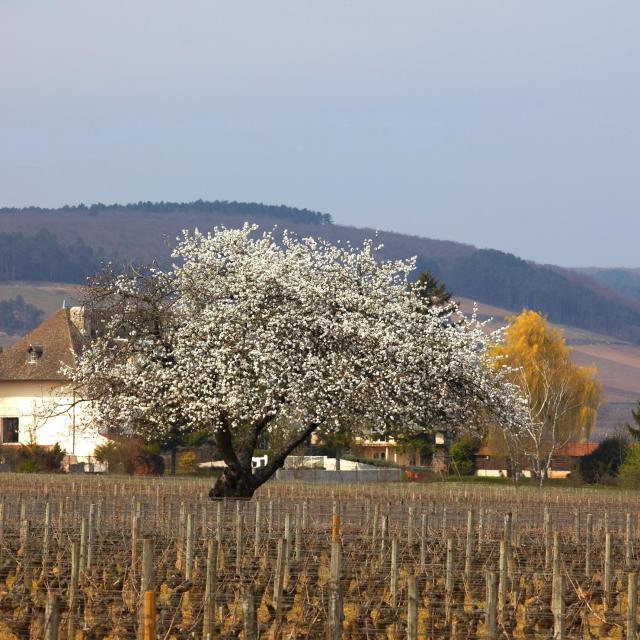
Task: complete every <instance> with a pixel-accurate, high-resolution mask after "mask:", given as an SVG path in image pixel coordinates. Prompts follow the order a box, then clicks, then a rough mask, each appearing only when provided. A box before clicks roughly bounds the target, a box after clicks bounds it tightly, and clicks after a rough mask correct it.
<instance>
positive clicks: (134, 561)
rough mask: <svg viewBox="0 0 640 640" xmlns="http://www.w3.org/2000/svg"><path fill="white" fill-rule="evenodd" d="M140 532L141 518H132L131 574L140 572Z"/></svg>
mask: <svg viewBox="0 0 640 640" xmlns="http://www.w3.org/2000/svg"><path fill="white" fill-rule="evenodd" d="M139 532H140V516H136V515H133V516H132V517H131V573H132V574H133V575H135V574H136V572H137V570H138V566H137V565H138V534H139Z"/></svg>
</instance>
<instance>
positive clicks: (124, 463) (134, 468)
mask: <svg viewBox="0 0 640 640" xmlns="http://www.w3.org/2000/svg"><path fill="white" fill-rule="evenodd" d="M95 456H96V459H97V460H98V462H103V463H106V464H107V465H108V468H109V473H122V474H126V475H130V476H132V475H136V476H150V475H162V473H163V472H164V460H163V459H162V456H160V455H159V451H158V448H157V447H156V446H154V445H145V444H144V443H143V442H142V441H141V440H139V439H138V438H126V437H119V438H118V439H113V440H110V441H109V442H107V443H105V444H101V445H99V446H97V447H96V451H95Z"/></svg>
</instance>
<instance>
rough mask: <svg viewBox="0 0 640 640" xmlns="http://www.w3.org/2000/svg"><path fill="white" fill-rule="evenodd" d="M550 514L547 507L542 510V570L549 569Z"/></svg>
mask: <svg viewBox="0 0 640 640" xmlns="http://www.w3.org/2000/svg"><path fill="white" fill-rule="evenodd" d="M551 537H552V531H551V514H550V513H549V507H545V508H544V570H545V571H547V572H548V571H549V570H550V569H551Z"/></svg>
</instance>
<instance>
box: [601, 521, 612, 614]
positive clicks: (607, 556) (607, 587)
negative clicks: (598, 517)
mask: <svg viewBox="0 0 640 640" xmlns="http://www.w3.org/2000/svg"><path fill="white" fill-rule="evenodd" d="M602 590H603V591H604V603H605V607H606V608H607V609H609V607H610V606H611V533H609V532H607V533H606V534H605V542H604V585H603V588H602Z"/></svg>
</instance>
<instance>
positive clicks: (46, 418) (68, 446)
mask: <svg viewBox="0 0 640 640" xmlns="http://www.w3.org/2000/svg"><path fill="white" fill-rule="evenodd" d="M63 384H64V383H61V382H40V381H2V382H0V417H7V418H18V419H19V421H20V422H19V437H20V443H21V444H29V443H31V442H34V441H35V443H36V444H39V445H54V444H55V443H56V442H57V443H59V444H60V446H61V447H62V448H63V449H65V451H66V452H67V454H69V455H75V456H78V457H80V458H85V457H87V456H91V455H93V452H94V450H95V448H96V446H97V445H98V444H101V443H102V442H104V441H105V440H104V438H102V437H101V436H99V435H98V434H97V432H96V430H95V429H94V428H92V427H91V425H90V423H89V420H88V417H87V412H86V410H85V408H84V407H85V405H84V403H79V404H75V403H74V396H73V393H72V392H71V391H70V390H69V389H68V388H65V387H64V386H62V385H63Z"/></svg>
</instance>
